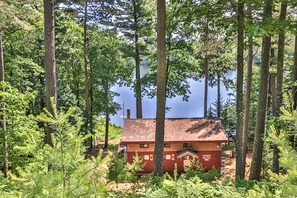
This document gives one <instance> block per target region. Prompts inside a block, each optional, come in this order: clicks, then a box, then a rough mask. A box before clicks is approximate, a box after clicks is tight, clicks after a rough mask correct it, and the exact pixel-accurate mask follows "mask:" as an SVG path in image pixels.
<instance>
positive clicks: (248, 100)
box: [242, 8, 253, 176]
mask: <svg viewBox="0 0 297 198" xmlns="http://www.w3.org/2000/svg"><path fill="white" fill-rule="evenodd" d="M249 10H250V8H249ZM252 70H253V37H252V36H249V37H248V61H247V79H246V98H245V108H244V118H243V132H242V139H243V144H242V150H243V153H242V161H243V164H244V165H245V163H246V152H247V145H248V130H249V118H250V103H251V92H252ZM243 175H244V176H245V166H244V167H243Z"/></svg>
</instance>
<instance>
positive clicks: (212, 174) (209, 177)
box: [182, 159, 220, 182]
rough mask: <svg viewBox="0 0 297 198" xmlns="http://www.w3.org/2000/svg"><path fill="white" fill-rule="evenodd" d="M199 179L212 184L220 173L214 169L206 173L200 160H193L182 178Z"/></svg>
mask: <svg viewBox="0 0 297 198" xmlns="http://www.w3.org/2000/svg"><path fill="white" fill-rule="evenodd" d="M195 176H197V177H199V178H200V179H201V180H202V181H203V182H211V181H214V180H215V179H216V178H218V177H219V176H220V171H219V170H217V169H215V168H212V169H211V170H209V171H207V172H205V171H204V168H203V166H202V164H201V162H200V161H199V160H196V159H194V160H191V162H190V166H188V167H186V168H185V173H184V174H183V175H182V177H185V178H191V177H195Z"/></svg>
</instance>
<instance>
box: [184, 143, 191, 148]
mask: <svg viewBox="0 0 297 198" xmlns="http://www.w3.org/2000/svg"><path fill="white" fill-rule="evenodd" d="M183 147H184V148H191V147H192V143H184V144H183Z"/></svg>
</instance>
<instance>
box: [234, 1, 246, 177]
mask: <svg viewBox="0 0 297 198" xmlns="http://www.w3.org/2000/svg"><path fill="white" fill-rule="evenodd" d="M237 23H238V27H237V83H236V117H237V122H236V176H238V177H239V178H240V179H243V178H244V167H245V164H244V162H243V153H244V151H243V147H242V145H243V126H242V125H243V62H244V60H243V51H244V1H243V0H239V1H238V11H237Z"/></svg>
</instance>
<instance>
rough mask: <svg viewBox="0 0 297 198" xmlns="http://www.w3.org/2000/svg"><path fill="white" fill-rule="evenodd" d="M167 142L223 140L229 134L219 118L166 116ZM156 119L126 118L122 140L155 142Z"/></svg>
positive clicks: (123, 141) (165, 138) (225, 139)
mask: <svg viewBox="0 0 297 198" xmlns="http://www.w3.org/2000/svg"><path fill="white" fill-rule="evenodd" d="M164 129H165V132H164V133H165V134H164V141H165V142H180V141H183V142H185V141H188V142H194V141H221V142H226V141H227V136H226V134H225V130H224V128H223V126H222V122H221V120H220V119H218V118H166V119H165V128H164ZM155 130H156V119H153V118H144V119H143V118H135V119H133V118H132V119H131V118H129V119H125V121H124V128H123V135H122V138H121V142H122V143H125V142H127V143H128V142H131V143H132V142H135V143H136V142H154V141H155Z"/></svg>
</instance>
